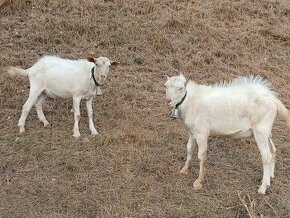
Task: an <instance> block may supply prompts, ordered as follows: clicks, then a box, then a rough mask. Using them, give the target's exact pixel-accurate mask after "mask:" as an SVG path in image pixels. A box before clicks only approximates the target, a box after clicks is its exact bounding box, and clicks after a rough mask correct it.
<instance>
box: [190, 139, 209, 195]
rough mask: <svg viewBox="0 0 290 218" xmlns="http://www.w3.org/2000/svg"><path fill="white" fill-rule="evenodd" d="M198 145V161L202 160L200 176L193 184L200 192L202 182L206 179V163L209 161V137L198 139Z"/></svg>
mask: <svg viewBox="0 0 290 218" xmlns="http://www.w3.org/2000/svg"><path fill="white" fill-rule="evenodd" d="M196 142H197V145H198V159H199V160H200V166H199V175H198V178H197V179H196V180H195V182H194V183H193V188H194V189H196V190H198V189H201V188H202V182H203V181H204V177H205V167H204V165H205V161H206V159H207V137H204V136H200V137H198V138H196Z"/></svg>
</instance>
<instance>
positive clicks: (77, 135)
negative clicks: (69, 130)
mask: <svg viewBox="0 0 290 218" xmlns="http://www.w3.org/2000/svg"><path fill="white" fill-rule="evenodd" d="M80 136H81V134H80V133H79V132H78V133H74V134H73V137H75V138H79V137H80Z"/></svg>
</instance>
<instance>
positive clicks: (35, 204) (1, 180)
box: [0, 0, 290, 217]
mask: <svg viewBox="0 0 290 218" xmlns="http://www.w3.org/2000/svg"><path fill="white" fill-rule="evenodd" d="M0 13H1V17H0V30H1V32H0V41H1V43H0V51H1V52H0V76H1V77H0V105H1V110H0V129H1V135H0V196H1V197H0V216H1V217H249V216H251V217H254V216H256V217H257V216H263V217H289V213H290V206H289V205H290V197H289V193H290V184H289V180H290V176H289V171H290V158H289V155H290V147H289V135H288V133H287V130H286V128H285V124H284V122H281V121H280V120H278V121H277V122H276V123H275V126H274V130H273V135H274V142H275V143H276V145H277V148H278V155H277V173H276V176H277V178H275V180H274V182H273V185H272V186H271V188H270V190H269V192H268V193H267V194H266V195H265V196H259V195H257V194H256V191H257V188H258V185H259V183H260V180H261V177H262V167H261V166H262V164H261V160H260V155H259V153H258V149H257V148H256V145H255V143H250V142H249V141H247V140H242V141H235V140H229V139H221V138H217V139H214V140H211V141H210V149H209V161H208V164H207V181H206V183H205V187H204V189H203V190H202V191H200V192H194V191H193V190H192V182H193V181H194V179H195V178H196V177H197V173H198V165H197V158H196V159H195V161H194V164H193V166H192V172H191V173H190V175H189V176H188V177H183V176H180V175H179V174H178V171H179V169H180V168H181V167H182V165H183V163H184V158H185V146H184V145H185V144H186V140H187V134H186V132H185V130H184V128H183V126H182V125H181V123H179V122H174V121H172V120H171V119H170V118H168V117H167V114H168V107H167V105H166V103H165V99H164V90H163V83H164V78H165V77H164V75H165V74H169V75H173V74H176V73H178V72H183V73H184V74H185V75H186V76H187V77H188V78H191V79H194V80H195V81H197V82H200V83H212V82H216V81H219V80H223V79H232V78H234V77H236V76H239V75H248V74H250V73H254V74H260V75H262V76H264V77H266V78H267V79H269V80H270V81H271V82H272V83H273V87H274V89H275V90H276V91H277V92H278V93H279V94H281V99H282V101H283V102H284V103H286V105H288V107H289V105H290V89H289V88H290V87H289V81H290V62H289V58H290V28H289V27H290V5H289V2H288V1H287V0H281V1H273V0H257V1H250V0H236V1H232V0H220V1H214V0H209V1H202V0H195V1H191V2H188V1H185V0H184V1H183V0H180V1H175V0H144V1H129V0H103V1H92V0H88V1H80V0H74V1H68V0H61V1H56V0H55V1H53V0H40V1H35V0H17V1H16V0H15V1H11V0H2V1H0ZM43 54H56V55H59V56H62V57H68V58H84V57H86V56H87V55H88V54H95V55H96V56H98V55H103V56H107V57H110V58H111V59H114V60H117V61H119V62H121V66H119V68H118V69H116V70H115V71H112V74H111V79H110V81H109V82H108V83H107V85H106V86H105V87H104V89H103V93H104V94H103V95H102V96H100V97H97V98H96V99H95V107H94V108H95V121H96V124H97V129H98V130H99V132H100V133H101V135H100V136H98V137H91V136H90V135H89V131H88V124H87V117H86V112H85V110H82V115H83V116H82V119H81V127H80V130H81V134H82V138H81V139H80V140H75V139H73V137H72V136H71V135H72V126H73V117H72V114H71V113H70V112H69V110H70V106H71V100H67V101H63V100H59V99H56V100H49V101H47V103H46V105H45V108H44V113H45V114H46V116H47V118H48V120H49V121H50V123H51V126H50V128H43V127H42V125H41V124H40V123H39V122H38V121H37V118H36V113H35V110H32V111H31V114H30V116H28V120H27V132H26V133H25V134H24V135H19V134H18V128H17V127H16V124H17V120H18V118H19V115H20V111H21V107H22V104H23V103H24V101H25V100H26V98H27V95H28V79H27V78H26V79H21V78H15V79H13V78H10V77H8V76H7V74H6V71H5V68H6V67H7V66H9V65H19V66H22V67H29V66H31V64H33V63H34V62H35V61H36V59H37V58H39V57H40V56H41V55H43ZM82 106H84V105H82ZM83 108H84V107H83ZM195 156H196V153H195Z"/></svg>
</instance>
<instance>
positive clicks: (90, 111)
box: [86, 97, 98, 135]
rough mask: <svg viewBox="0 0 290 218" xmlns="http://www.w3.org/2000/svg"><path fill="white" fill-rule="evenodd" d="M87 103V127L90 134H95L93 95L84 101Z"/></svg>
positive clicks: (96, 132)
mask: <svg viewBox="0 0 290 218" xmlns="http://www.w3.org/2000/svg"><path fill="white" fill-rule="evenodd" d="M86 105H87V111H88V117H89V128H90V130H91V134H92V135H97V134H98V131H97V130H96V128H95V125H94V122H93V97H90V98H88V100H87V101H86Z"/></svg>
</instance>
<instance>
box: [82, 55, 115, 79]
mask: <svg viewBox="0 0 290 218" xmlns="http://www.w3.org/2000/svg"><path fill="white" fill-rule="evenodd" d="M87 60H88V61H89V62H93V63H94V64H95V65H96V68H97V72H98V73H97V76H98V77H97V81H98V83H102V82H103V81H104V80H106V79H107V77H108V74H109V70H110V67H111V66H117V65H118V64H119V63H117V62H115V61H110V60H109V59H108V58H106V57H98V58H93V57H88V58H87Z"/></svg>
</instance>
